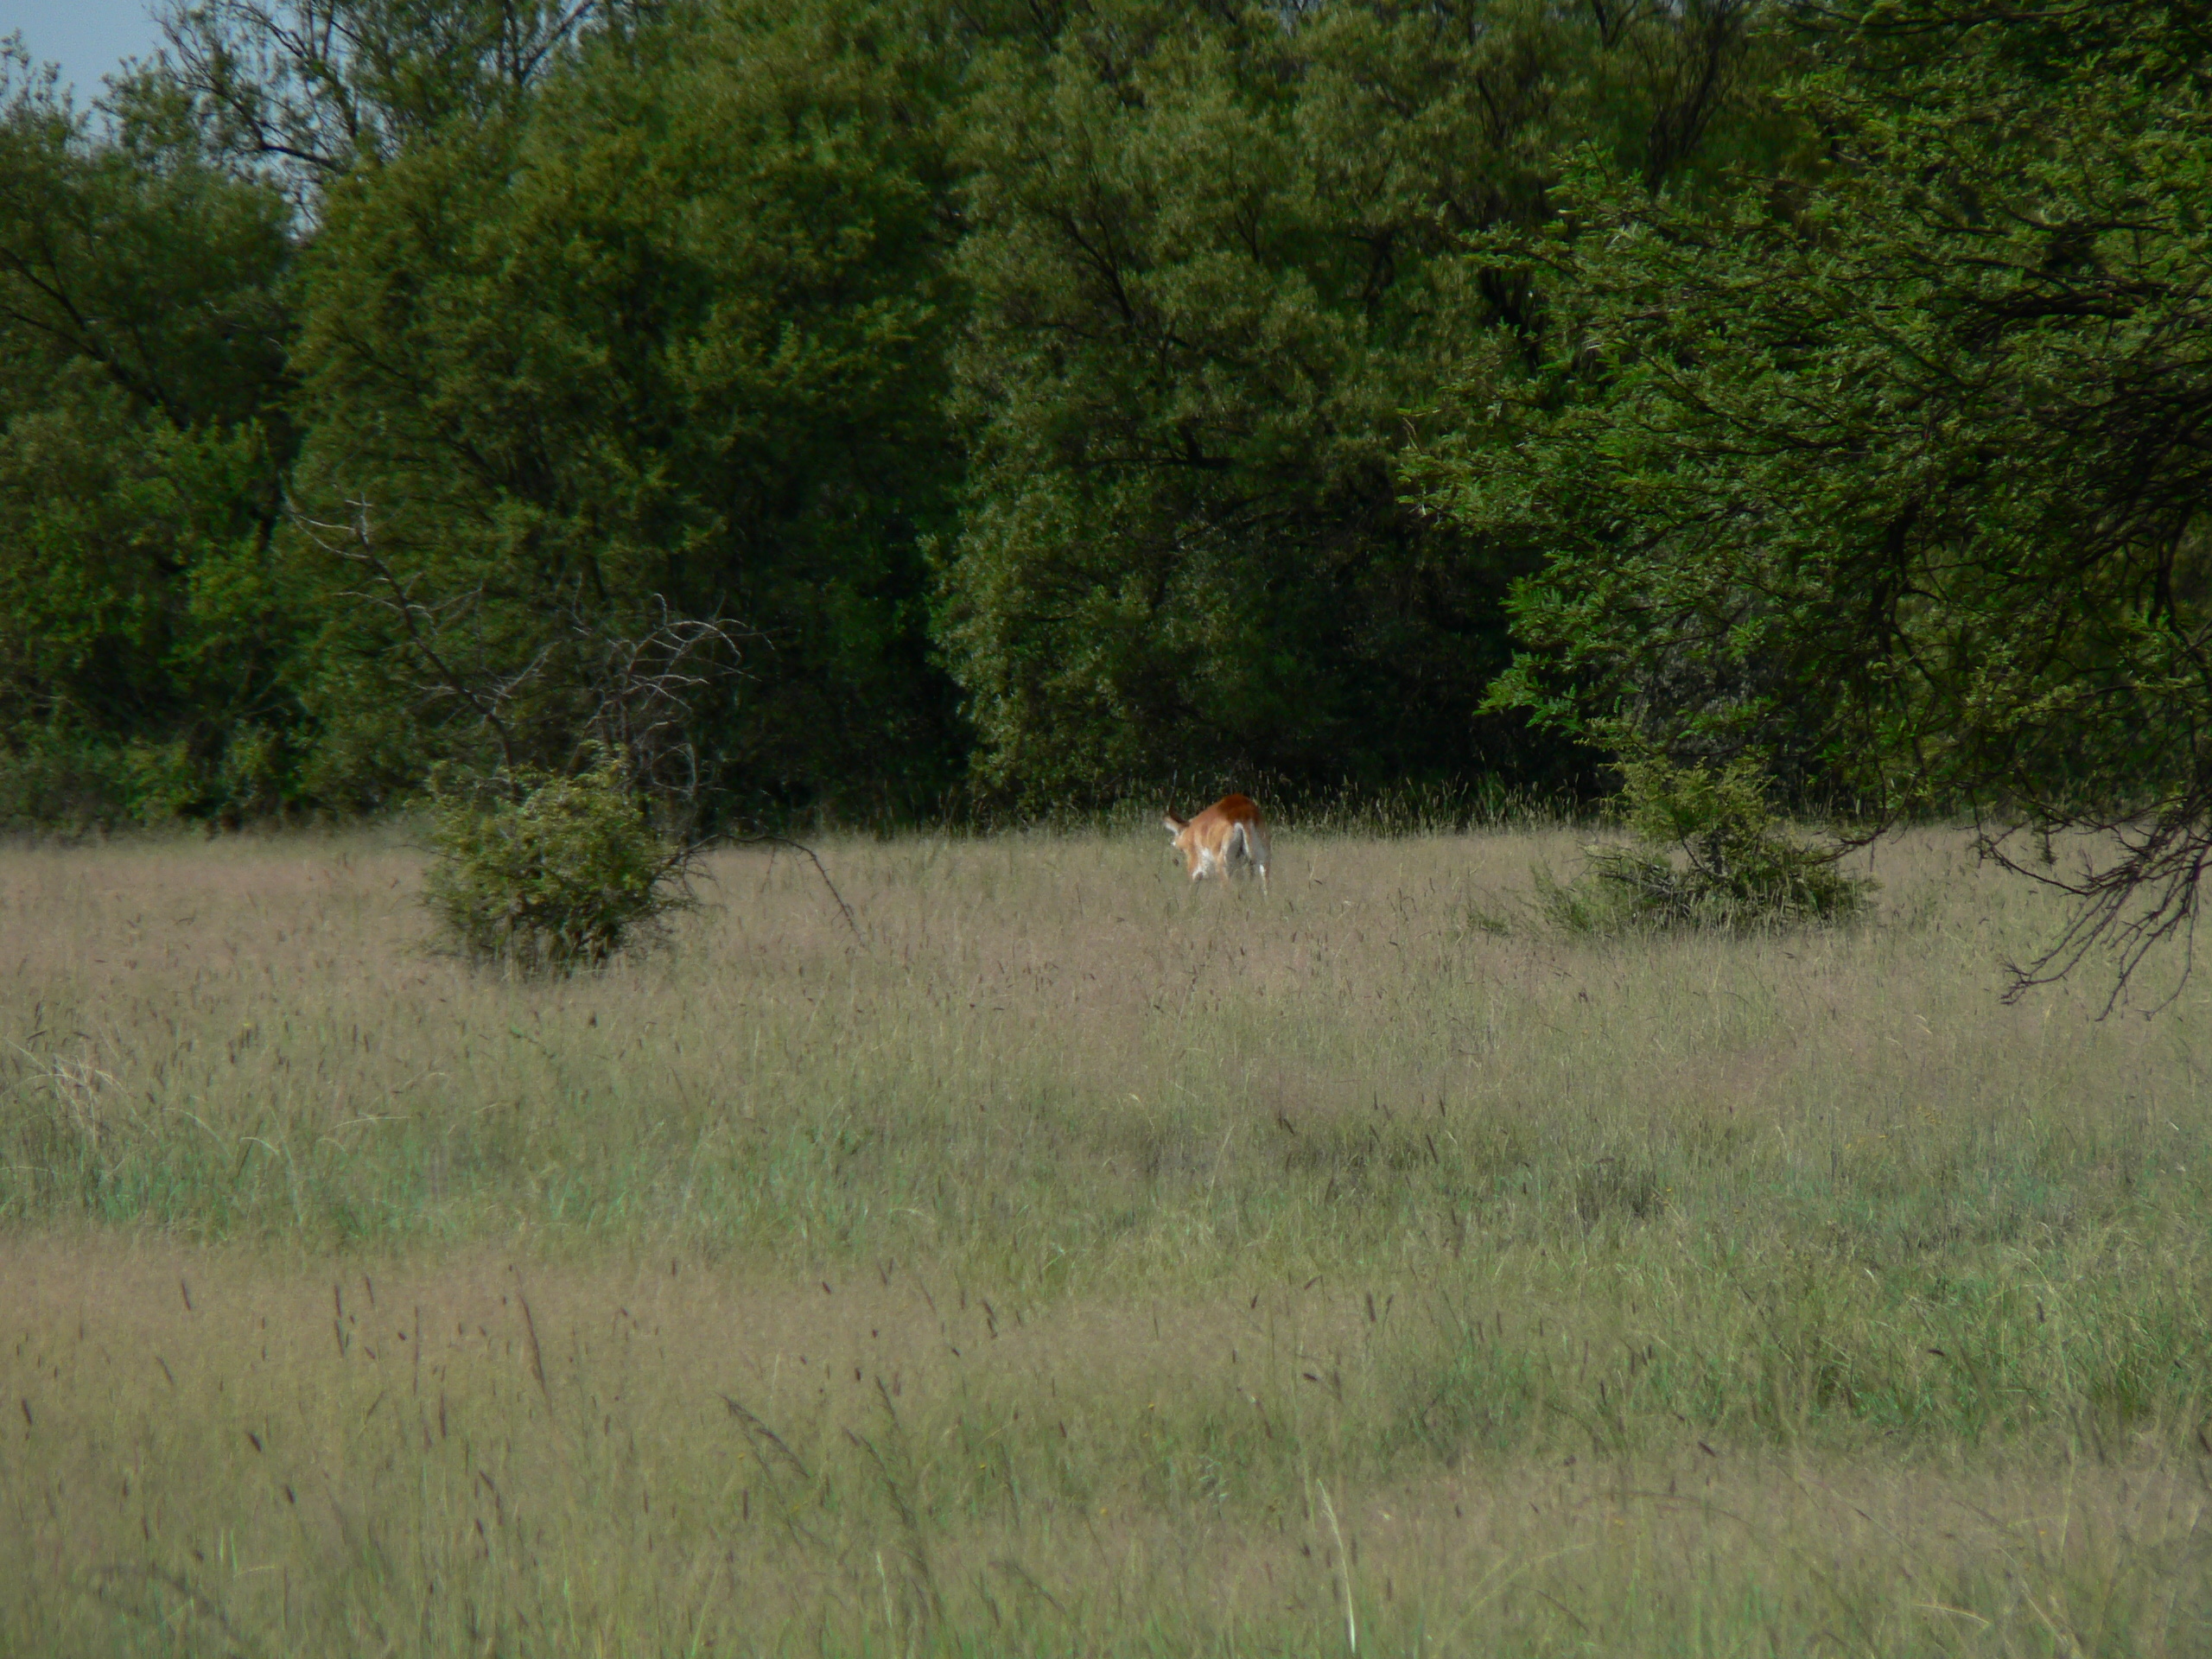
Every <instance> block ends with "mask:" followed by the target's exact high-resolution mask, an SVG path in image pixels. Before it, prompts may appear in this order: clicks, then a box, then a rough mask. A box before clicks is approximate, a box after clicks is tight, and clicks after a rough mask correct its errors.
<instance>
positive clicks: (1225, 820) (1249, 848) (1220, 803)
mask: <svg viewBox="0 0 2212 1659" xmlns="http://www.w3.org/2000/svg"><path fill="white" fill-rule="evenodd" d="M1160 823H1162V824H1164V825H1165V826H1166V829H1167V833H1168V834H1169V835H1171V836H1173V837H1174V838H1175V850H1176V851H1177V852H1179V853H1180V854H1182V855H1183V858H1184V861H1185V863H1187V864H1188V865H1189V867H1190V871H1191V880H1193V881H1197V880H1202V879H1204V878H1205V876H1206V875H1208V874H1211V872H1213V871H1216V870H1218V871H1220V872H1221V879H1222V880H1223V881H1224V882H1226V881H1227V880H1229V869H1230V864H1231V863H1232V862H1234V861H1238V860H1242V861H1243V862H1245V863H1247V864H1249V865H1250V866H1251V867H1252V868H1254V869H1255V870H1257V871H1258V872H1259V873H1260V891H1261V892H1262V893H1265V892H1266V891H1267V890H1268V826H1267V824H1266V823H1265V822H1264V821H1263V820H1262V818H1261V817H1260V809H1259V808H1258V807H1257V806H1255V805H1254V804H1252V798H1251V797H1250V796H1249V795H1224V796H1223V797H1222V798H1220V799H1219V800H1217V801H1216V802H1215V803H1214V804H1212V805H1211V806H1210V807H1208V808H1206V810H1205V811H1203V812H1201V813H1199V814H1198V816H1197V817H1194V818H1192V819H1190V820H1188V821H1187V822H1185V820H1184V819H1181V818H1179V817H1176V816H1175V815H1174V814H1173V813H1172V812H1170V813H1168V814H1166V815H1165V816H1164V817H1162V818H1161V819H1160Z"/></svg>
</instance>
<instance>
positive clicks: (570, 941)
mask: <svg viewBox="0 0 2212 1659" xmlns="http://www.w3.org/2000/svg"><path fill="white" fill-rule="evenodd" d="M430 844H431V847H432V849H433V850H434V852H435V862H434V863H433V864H432V865H431V867H430V874H429V881H428V884H427V887H426V891H425V893H424V901H425V902H426V903H427V904H428V905H429V907H430V911H431V913H432V914H434V915H435V916H436V918H438V921H439V923H440V924H441V925H442V927H443V929H444V931H445V933H446V935H447V937H448V939H449V940H450V941H451V943H452V944H454V946H455V947H456V948H457V949H458V950H460V951H461V954H463V955H464V956H467V957H471V958H473V959H474V960H476V961H480V962H497V963H502V964H504V965H505V966H508V967H510V968H512V969H517V970H518V971H520V972H524V973H553V974H565V973H569V972H572V971H574V970H575V969H577V968H579V967H590V966H595V965H597V964H598V963H603V962H605V961H606V960H607V958H608V957H611V956H613V954H614V953H615V952H616V951H618V950H622V949H623V948H625V947H626V946H627V945H632V944H638V943H639V942H640V941H649V940H651V939H652V938H655V937H657V936H658V933H659V932H660V931H661V926H662V918H664V917H665V916H666V915H668V913H669V912H671V911H678V910H685V909H689V908H690V907H691V906H692V904H693V903H694V900H693V899H692V898H691V896H690V893H689V892H688V891H686V890H685V889H684V887H683V869H684V866H685V864H686V861H687V860H686V856H685V852H684V849H683V848H681V847H680V846H677V844H675V843H673V842H671V841H670V840H669V839H668V838H667V837H665V836H663V835H662V834H661V833H660V832H659V831H658V829H655V828H654V827H653V825H652V821H651V820H650V819H649V818H648V817H646V816H645V811H644V810H643V809H642V808H641V807H640V805H639V803H638V800H637V798H636V797H635V796H634V795H633V794H632V792H631V791H630V788H629V785H628V783H627V781H626V779H625V778H624V776H623V772H622V768H621V766H620V764H619V763H618V762H617V761H616V760H615V759H614V758H613V756H611V755H610V756H607V757H606V758H605V759H603V760H601V762H600V763H599V764H598V765H597V766H594V768H593V769H592V770H591V771H589V772H583V773H581V774H580V775H578V776H575V777H562V776H558V775H556V774H551V773H546V772H534V771H525V772H500V773H499V774H498V775H497V776H496V777H495V778H493V779H490V780H488V781H485V782H481V783H480V784H479V785H478V786H477V787H475V788H474V789H469V790H464V791H446V792H442V793H440V794H439V795H438V796H437V797H436V798H435V802H434V804H433V808H432V816H431V823H430Z"/></svg>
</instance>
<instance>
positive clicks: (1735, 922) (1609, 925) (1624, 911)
mask: <svg viewBox="0 0 2212 1659" xmlns="http://www.w3.org/2000/svg"><path fill="white" fill-rule="evenodd" d="M1621 770H1622V772H1623V774H1624V779H1625V781H1624V785H1623V788H1622V791H1621V796H1620V802H1619V804H1620V805H1621V806H1622V808H1623V809H1624V811H1625V815H1626V817H1627V819H1628V823H1629V827H1630V829H1633V830H1634V831H1635V833H1636V837H1637V844H1636V845H1632V846H1613V847H1592V848H1588V849H1586V850H1585V853H1584V855H1583V856H1584V861H1585V862H1584V868H1583V873H1582V874H1580V876H1578V877H1576V878H1575V880H1573V881H1572V882H1567V883H1561V882H1560V881H1557V880H1554V879H1553V878H1552V877H1551V876H1550V875H1549V874H1548V873H1545V872H1542V871H1539V872H1538V873H1537V877H1536V902H1537V906H1538V907H1539V908H1540V909H1541V911H1542V912H1543V913H1544V915H1545V917H1546V918H1548V920H1550V921H1551V922H1553V923H1554V925H1558V926H1560V927H1563V928H1565V929H1567V931H1571V932H1576V933H1597V932H1614V931H1623V930H1625V929H1630V928H1680V927H1688V928H1740V927H1755V926H1760V925H1773V924H1783V925H1790V924H1807V923H1817V922H1833V921H1840V920H1843V919H1845V918H1848V917H1851V916H1854V915H1857V914H1858V913H1859V912H1861V911H1863V910H1864V909H1865V908H1866V900H1867V898H1868V896H1869V895H1870V894H1871V893H1872V892H1873V890H1874V882H1873V880H1872V879H1871V878H1869V877H1866V876H1859V875H1849V874H1846V873H1845V872H1844V871H1843V870H1842V869H1841V868H1839V867H1840V862H1841V861H1842V858H1843V855H1844V853H1845V851H1846V850H1847V849H1845V848H1843V847H1841V846H1839V845H1837V844H1836V843H1835V842H1825V841H1817V840H1811V839H1808V838H1806V837H1804V836H1800V835H1798V834H1796V832H1794V831H1793V830H1792V829H1790V828H1789V826H1788V825H1787V824H1785V823H1783V822H1782V821H1781V820H1780V819H1779V818H1778V817H1776V815H1775V812H1774V810H1773V808H1772V807H1771V806H1770V805H1769V804H1768V800H1767V790H1766V781H1765V779H1764V776H1763V775H1762V773H1761V772H1760V771H1759V769H1758V766H1757V765H1756V764H1755V763H1754V762H1752V761H1751V760H1733V761H1731V762H1730V763H1729V764H1728V765H1726V766H1723V767H1721V768H1720V769H1719V771H1717V772H1716V771H1713V769H1711V768H1710V767H1707V766H1703V765H1699V766H1675V764H1674V763H1673V762H1671V761H1669V760H1667V759H1666V758H1665V757H1664V756H1662V755H1660V754H1656V753H1649V752H1646V753H1639V754H1637V755H1634V756H1633V757H1632V758H1630V760H1626V761H1624V763H1623V764H1622V767H1621Z"/></svg>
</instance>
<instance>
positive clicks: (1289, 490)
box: [940, 0, 1748, 806]
mask: <svg viewBox="0 0 2212 1659" xmlns="http://www.w3.org/2000/svg"><path fill="white" fill-rule="evenodd" d="M1597 10H1598V9H1595V8H1593V9H1592V13H1595V12H1596V11H1597ZM1745 15H1746V14H1745V10H1744V9H1743V8H1740V7H1726V6H1723V7H1719V8H1703V7H1694V8H1690V9H1688V11H1686V12H1682V13H1679V14H1678V13H1677V12H1675V10H1673V9H1666V10H1662V9H1657V8H1652V9H1644V10H1631V13H1630V16H1628V17H1625V18H1622V19H1617V20H1615V22H1616V23H1617V24H1618V27H1611V26H1608V25H1606V24H1605V22H1604V20H1603V19H1602V18H1599V17H1597V16H1588V15H1585V14H1584V13H1582V12H1581V11H1580V9H1574V10H1569V9H1565V8H1555V7H1548V6H1538V5H1534V4H1528V5H1522V4H1489V3H1482V0H1459V3H1454V4H1451V5H1448V6H1444V7H1440V8H1426V9H1409V8H1401V7H1396V6H1388V5H1382V4H1370V3H1345V4H1332V5H1328V6H1321V7H1314V8H1309V9H1300V10H1299V11H1298V12H1297V13H1296V15H1295V16H1289V15H1287V14H1286V13H1283V12H1280V11H1277V10H1272V9H1270V10H1262V9H1258V8H1255V9H1252V10H1220V11H1214V10H1205V9H1201V8H1196V7H1178V6H1160V5H1153V4H1147V3H1143V0H1107V3H1099V4H1095V5H1090V6H1084V7H1079V8H1076V9H1072V10H1071V13H1070V16H1069V21H1068V22H1067V24H1066V26H1065V29H1061V30H1059V31H1058V33H1057V35H1055V36H1054V37H1053V38H1052V39H1050V40H1048V41H1043V42H1041V43H1039V42H1025V43H1021V44H1020V46H1019V47H1016V46H1007V47H1005V48H1001V50H1000V51H999V52H998V53H997V54H995V55H993V56H991V57H989V58H988V59H987V60H986V64H987V66H988V73H987V74H985V75H982V76H980V77H979V80H980V83H981V84H980V89H979V91H978V92H977V93H976V99H975V101H974V104H973V105H972V107H971V108H970V109H969V110H968V111H966V112H965V114H964V117H963V129H962V130H963V143H962V150H961V154H962V156H963V160H964V162H965V163H966V165H967V169H968V173H967V181H966V200H967V204H968V209H969V215H970V220H971V229H970V231H969V235H968V237H967V238H966V240H965V242H964V243H963V247H962V250H961V254H960V261H959V269H960V271H961V274H962V275H963V277H965V278H966V280H967V281H968V282H969V283H970V284H971V285H972V287H973V289H974V292H975V296H976V297H975V321H974V324H973V327H972V329H971V332H970V334H969V336H968V338H967V340H966V341H965V342H964V344H963V348H962V352H961V355H960V358H959V360H958V364H957V370H958V375H959V388H958V391H959V399H960V407H961V409H962V410H963V412H964V414H965V416H966V417H967V419H968V420H969V423H971V429H972V432H973V442H974V444H975V455H974V461H973V464H972V468H971V472H970V476H969V508H968V511H967V512H966V513H965V515H964V516H963V521H962V525H961V533H960V537H959V539H958V541H957V543H955V544H954V545H953V546H952V547H951V549H950V557H949V560H948V562H947V564H946V567H945V573H944V613H943V618H942V621H941V625H940V638H941V639H942V640H943V642H944V648H945V651H946V653H947V660H948V663H949V664H950V666H951V668H952V671H953V672H954V673H955V675H956V676H957V677H958V678H959V680H960V682H961V684H962V686H963V690H965V692H966V693H967V696H968V702H967V709H968V712H969V717H970V719H971V720H972V721H974V723H975V727H976V736H977V739H978V743H979V748H978V752H977V754H976V773H977V776H978V778H979V780H980V781H981V782H982V785H984V786H985V788H986V789H987V790H988V791H994V792H995V793H998V794H1000V795H1001V796H1004V797H1007V798H1012V799H1014V800H1015V801H1017V802H1021V803H1025V804H1029V805H1032V806H1037V805H1043V804H1052V803H1065V802H1066V801H1068V800H1070V799H1074V800H1078V801H1084V800H1095V799H1098V798H1108V799H1110V798H1114V797H1115V796H1116V795H1117V794H1120V793H1122V792H1123V791H1128V790H1130V789H1133V788H1136V787H1140V786H1141V787H1151V786H1154V785H1163V784H1165V783H1166V782H1167V781H1168V780H1169V779H1171V778H1173V777H1176V776H1180V777H1181V778H1182V779H1184V780H1185V786H1186V787H1187V786H1188V785H1189V783H1190V781H1191V780H1192V779H1211V778H1216V777H1224V776H1227V775H1231V774H1233V775H1236V776H1238V777H1243V778H1247V779H1249V778H1250V777H1252V776H1254V775H1255V774H1257V773H1261V772H1265V773H1268V774H1273V775H1275V776H1279V777H1282V778H1285V779H1289V780H1291V782H1292V784H1293V786H1294V787H1295V786H1308V787H1310V786H1313V785H1325V786H1326V785H1344V784H1345V783H1347V782H1349V783H1351V784H1354V785H1366V786H1373V785H1378V784H1396V783H1398V782H1400V781H1402V780H1403V779H1407V778H1408V777H1414V778H1433V777H1439V776H1457V777H1466V776H1469V775H1471V774H1474V773H1478V772H1484V771H1488V770H1500V769H1504V770H1510V771H1511V772H1516V773H1518V774H1519V775H1520V776H1521V777H1522V779H1523V780H1524V781H1535V780H1536V779H1540V778H1541V774H1542V773H1543V772H1544V770H1545V769H1546V767H1547V766H1551V765H1555V764H1556V763H1557V762H1558V760H1560V750H1559V748H1558V747H1557V746H1555V745H1554V746H1553V747H1551V748H1549V749H1548V750H1547V749H1546V747H1544V746H1543V745H1542V744H1541V743H1540V744H1536V745H1533V746H1532V745H1530V744H1529V743H1528V742H1527V741H1526V740H1525V739H1524V738H1523V737H1522V735H1521V732H1520V721H1518V720H1517V719H1498V718H1496V717H1484V716H1483V715H1481V714H1480V712H1479V705H1480V703H1481V701H1482V696H1483V692H1484V687H1485V686H1486V685H1487V683H1489V681H1490V679H1491V677H1492V676H1493V675H1494V674H1495V673H1496V672H1497V671H1499V670H1501V669H1503V667H1504V666H1505V663H1506V659H1505V654H1504V650H1503V645H1504V641H1503V628H1502V621H1503V613H1502V609H1501V607H1502V603H1503V599H1504V596H1505V593H1506V589H1507V585H1508V584H1509V583H1510V582H1511V581H1512V580H1513V579H1514V578H1515V577H1516V575H1524V574H1526V573H1527V572H1528V571H1529V569H1530V568H1531V566H1530V562H1529V550H1528V549H1527V547H1526V546H1525V544H1518V543H1512V542H1510V541H1505V540H1501V539H1499V538H1495V537H1484V536H1480V535H1477V536H1470V535H1467V534H1465V533H1464V532H1463V531H1461V529H1460V527H1459V524H1457V523H1456V522H1455V521H1452V520H1449V519H1446V518H1439V517H1437V516H1435V515H1433V514H1428V513H1424V512H1421V511H1420V510H1419V509H1418V507H1417V506H1415V505H1412V504H1408V503H1407V502H1405V501H1403V500H1402V499H1401V495H1402V490H1401V485H1400V482H1399V479H1398V477H1397V474H1396V472H1395V461H1396V459H1397V457H1399V456H1400V455H1401V454H1402V453H1403V452H1404V450H1405V449H1406V447H1407V446H1408V442H1411V441H1415V440H1417V439H1419V438H1420V437H1421V435H1422V431H1421V423H1419V422H1418V421H1413V420H1409V419H1408V416H1407V414H1406V412H1405V411H1406V410H1408V408H1409V407H1413V406H1415V405H1418V404H1423V403H1427V402H1432V401H1433V395H1434V392H1435V390H1436V389H1437V388H1438V387H1439V386H1440V385H1442V384H1443V383H1444V382H1445V380H1446V379H1447V378H1474V379H1475V380H1477V381H1478V382H1480V381H1486V379H1487V378H1489V377H1490V376H1491V374H1493V373H1499V372H1506V371H1507V369H1508V368H1509V367H1510V359H1511V357H1512V354H1513V350H1514V348H1513V346H1512V343H1511V334H1512V331H1516V330H1521V329H1524V328H1526V327H1529V326H1531V325H1532V324H1533V322H1534V321H1535V312H1536V310H1537V308H1539V305H1540V296H1538V295H1537V293H1536V292H1535V289H1533V288H1532V287H1531V285H1530V284H1529V283H1528V281H1527V280H1526V278H1525V277H1524V276H1518V275H1516V274H1515V273H1514V272H1511V271H1509V270H1495V269H1489V268H1484V267H1479V266H1477V265H1474V264H1471V263H1469V262H1467V261H1465V260H1464V259H1462V258H1459V257H1457V253H1456V251H1457V247H1458V238H1459V236H1460V235H1461V234H1463V233H1464V232H1465V231H1467V230H1469V229H1471V228H1476V227H1480V226H1490V225H1497V224H1518V223H1526V222H1529V221H1532V220H1536V219H1541V218H1543V217H1544V216H1545V215H1546V213H1547V212H1548V208H1547V205H1546V203H1547V186H1548V180H1549V178H1550V177H1551V175H1552V174H1553V172H1554V168H1555V162H1554V157H1555V156H1556V154H1557V153H1558V151H1559V150H1560V148H1561V147H1562V146H1563V145H1564V144H1567V143H1571V142H1573V141H1574V140H1575V139H1577V138H1579V137H1586V136H1587V135H1588V134H1589V133H1590V132H1592V130H1600V131H1602V132H1604V133H1605V135H1606V136H1607V137H1608V138H1609V139H1615V138H1617V139H1618V142H1619V143H1620V144H1621V146H1622V147H1623V151H1624V160H1626V161H1627V162H1628V164H1630V165H1633V166H1636V167H1637V168H1638V169H1639V171H1644V170H1651V171H1653V172H1654V175H1656V176H1666V175H1669V174H1670V173H1671V172H1672V171H1673V170H1674V169H1675V168H1678V167H1680V166H1681V165H1682V164H1683V163H1684V162H1685V161H1686V159H1687V158H1688V156H1690V155H1691V154H1692V153H1693V152H1694V150H1695V149H1696V148H1697V144H1698V143H1702V142H1704V139H1705V136H1706V135H1707V133H1708V130H1710V129H1711V128H1713V126H1714V125H1715V124H1720V125H1723V126H1725V125H1726V121H1725V120H1723V119H1722V118H1723V117H1726V116H1730V115H1732V111H1733V108H1734V106H1735V105H1736V103H1737V102H1738V92H1739V87H1738V80H1739V77H1740V74H1741V72H1742V70H1743V67H1744V64H1745V61H1746V54H1747V50H1748V47H1747V39H1748V36H1747V35H1746V32H1745V28H1744V19H1745ZM1716 17H1719V19H1720V20H1721V21H1720V22H1718V23H1716V22H1715V18H1716ZM1730 20H1732V21H1730ZM1708 25H1712V27H1708ZM1686 100H1687V101H1686ZM1664 133H1675V134H1676V136H1677V137H1679V138H1681V140H1682V142H1681V143H1676V142H1675V141H1674V140H1672V139H1665V140H1662V139H1660V138H1656V137H1654V135H1655V134H1664ZM1630 135H1633V137H1630ZM1693 139H1694V141H1695V142H1692V140H1693ZM1654 145H1656V146H1657V147H1656V149H1655V148H1653V146H1654ZM1470 365H1472V366H1470ZM1430 435H1433V434H1430Z"/></svg>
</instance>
